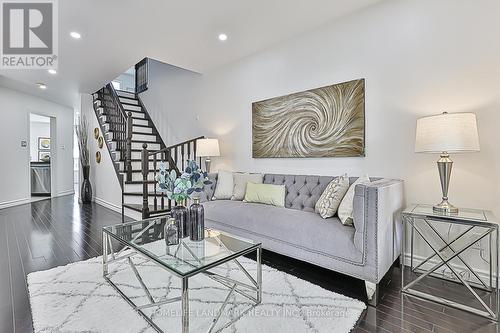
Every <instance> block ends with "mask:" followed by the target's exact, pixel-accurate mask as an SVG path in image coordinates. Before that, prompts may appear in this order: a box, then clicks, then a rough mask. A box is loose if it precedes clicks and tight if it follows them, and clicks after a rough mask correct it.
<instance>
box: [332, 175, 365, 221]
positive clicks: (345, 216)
mask: <svg viewBox="0 0 500 333" xmlns="http://www.w3.org/2000/svg"><path fill="white" fill-rule="evenodd" d="M369 183H370V178H369V177H368V176H367V175H364V176H363V177H359V178H358V179H357V180H356V181H355V182H354V183H352V185H351V186H350V187H349V190H348V191H347V193H346V194H345V196H344V199H342V202H341V203H340V206H339V210H338V215H339V219H340V221H341V222H342V224H343V225H353V222H354V221H353V218H354V216H353V212H354V209H353V205H354V189H355V188H356V185H359V184H369Z"/></svg>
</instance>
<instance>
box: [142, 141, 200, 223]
mask: <svg viewBox="0 0 500 333" xmlns="http://www.w3.org/2000/svg"><path fill="white" fill-rule="evenodd" d="M203 138H204V136H200V137H197V138H194V139H191V140H187V141H184V142H181V143H178V144H176V145H173V146H169V147H166V148H164V149H160V150H157V151H149V150H148V145H147V143H144V144H143V145H142V152H141V167H142V178H143V191H142V217H143V218H144V219H147V218H149V217H150V216H151V215H152V214H155V213H156V212H158V211H165V210H170V209H171V208H172V201H171V200H170V199H168V198H167V197H166V195H165V194H164V193H159V192H157V190H156V185H154V188H153V191H152V192H150V191H149V188H148V187H149V186H148V184H149V183H150V181H148V176H149V175H150V173H152V174H153V180H155V179H156V176H157V173H158V164H159V162H165V163H167V165H168V170H169V171H171V170H175V172H176V173H177V175H180V174H181V173H182V171H183V170H184V168H185V167H186V165H187V161H188V160H196V158H197V155H196V142H197V140H199V139H203ZM151 157H152V162H153V169H152V170H149V163H150V162H151ZM153 184H154V182H153ZM150 197H153V210H150V207H149V198H150Z"/></svg>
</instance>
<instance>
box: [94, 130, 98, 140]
mask: <svg viewBox="0 0 500 333" xmlns="http://www.w3.org/2000/svg"><path fill="white" fill-rule="evenodd" d="M98 138H99V128H98V127H96V128H94V139H96V140H97V139H98Z"/></svg>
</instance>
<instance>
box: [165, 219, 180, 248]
mask: <svg viewBox="0 0 500 333" xmlns="http://www.w3.org/2000/svg"><path fill="white" fill-rule="evenodd" d="M164 235H165V243H166V244H167V246H170V245H178V244H179V228H177V221H176V220H175V219H174V218H169V219H168V220H167V223H165V232H164Z"/></svg>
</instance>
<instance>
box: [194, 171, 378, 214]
mask: <svg viewBox="0 0 500 333" xmlns="http://www.w3.org/2000/svg"><path fill="white" fill-rule="evenodd" d="M209 178H210V179H211V180H212V184H211V185H206V186H205V188H204V191H203V192H202V193H201V201H209V200H211V198H212V196H213V193H214V191H215V187H216V186H217V174H210V175H209ZM333 178H335V177H333V176H304V175H283V174H269V173H268V174H264V184H273V185H285V188H286V196H285V207H286V208H291V209H297V210H302V211H305V212H314V206H315V205H316V202H317V201H318V199H319V197H320V196H321V194H322V193H323V191H324V190H325V188H326V187H327V186H328V184H329V183H330V182H331V181H332V180H333ZM356 179H358V177H349V182H350V183H351V184H352V183H354V182H355V181H356ZM378 179H380V178H372V177H370V180H371V181H375V180H378Z"/></svg>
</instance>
